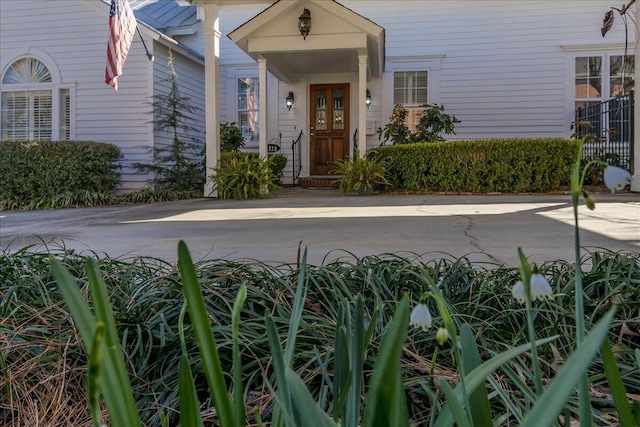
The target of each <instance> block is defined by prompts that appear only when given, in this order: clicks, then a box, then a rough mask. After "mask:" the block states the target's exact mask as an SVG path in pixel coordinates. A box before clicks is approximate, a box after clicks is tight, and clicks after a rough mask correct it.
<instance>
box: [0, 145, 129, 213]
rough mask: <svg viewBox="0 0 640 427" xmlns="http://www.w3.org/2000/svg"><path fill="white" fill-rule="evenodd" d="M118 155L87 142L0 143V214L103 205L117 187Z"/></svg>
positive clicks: (109, 147)
mask: <svg viewBox="0 0 640 427" xmlns="http://www.w3.org/2000/svg"><path fill="white" fill-rule="evenodd" d="M120 159H121V153H120V150H119V149H118V148H117V147H116V146H115V145H112V144H106V143H100V142H89V141H3V142H1V143H0V209H38V208H40V209H41V208H52V207H69V206H77V205H83V206H91V205H96V204H104V203H105V202H107V201H108V199H109V193H110V192H111V191H113V190H114V189H115V188H116V186H117V185H118V184H119V183H120V171H119V169H120Z"/></svg>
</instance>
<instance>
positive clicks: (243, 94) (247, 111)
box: [238, 77, 260, 144]
mask: <svg viewBox="0 0 640 427" xmlns="http://www.w3.org/2000/svg"><path fill="white" fill-rule="evenodd" d="M259 93H260V92H259V90H258V79H257V78H253V77H242V78H239V79H238V127H239V128H240V130H241V131H242V136H243V137H244V142H245V144H248V143H257V142H258V140H259V139H260V120H259V108H260V103H259V97H258V96H259Z"/></svg>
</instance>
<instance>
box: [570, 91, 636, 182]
mask: <svg viewBox="0 0 640 427" xmlns="http://www.w3.org/2000/svg"><path fill="white" fill-rule="evenodd" d="M633 108H634V102H633V95H624V96H619V97H617V98H612V99H610V100H608V101H604V102H601V103H599V104H594V105H589V106H586V107H583V108H578V109H577V110H576V121H575V133H576V135H577V136H578V137H586V140H585V145H584V151H583V156H584V158H585V160H591V159H600V160H603V161H605V162H607V163H609V164H611V165H614V166H619V167H622V168H625V169H628V170H630V169H631V168H632V167H633V155H634V153H633V127H634V123H633Z"/></svg>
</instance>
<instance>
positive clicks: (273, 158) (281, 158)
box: [269, 154, 287, 184]
mask: <svg viewBox="0 0 640 427" xmlns="http://www.w3.org/2000/svg"><path fill="white" fill-rule="evenodd" d="M269 160H270V162H269V167H270V168H271V172H272V173H273V176H274V178H276V179H277V181H276V184H281V183H282V174H283V172H284V167H285V166H287V156H285V155H283V154H269Z"/></svg>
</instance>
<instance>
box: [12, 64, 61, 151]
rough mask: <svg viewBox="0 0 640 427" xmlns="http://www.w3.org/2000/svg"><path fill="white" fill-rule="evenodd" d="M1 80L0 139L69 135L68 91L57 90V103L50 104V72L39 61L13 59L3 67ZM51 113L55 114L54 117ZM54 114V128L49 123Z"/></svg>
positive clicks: (45, 137)
mask: <svg viewBox="0 0 640 427" xmlns="http://www.w3.org/2000/svg"><path fill="white" fill-rule="evenodd" d="M1 83H2V97H1V100H0V117H1V118H2V120H1V121H0V139H8V140H50V139H52V138H53V137H54V136H56V137H58V136H59V138H60V139H69V138H70V119H69V118H70V93H69V90H68V89H63V90H60V92H59V93H60V105H55V106H54V91H53V89H54V85H53V81H52V77H51V73H50V72H49V69H48V68H47V67H46V66H45V65H44V64H43V63H42V62H41V61H39V60H37V59H35V58H22V59H19V60H17V61H15V62H14V63H13V64H12V65H11V66H10V67H9V68H8V69H7V71H6V73H5V74H4V76H3V77H2V81H1ZM56 95H57V93H56ZM56 103H57V101H56ZM54 108H55V109H56V110H55V111H54ZM55 113H59V114H58V116H56V114H55ZM54 117H59V120H60V123H59V124H58V127H57V128H56V129H54V126H53V118H54Z"/></svg>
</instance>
